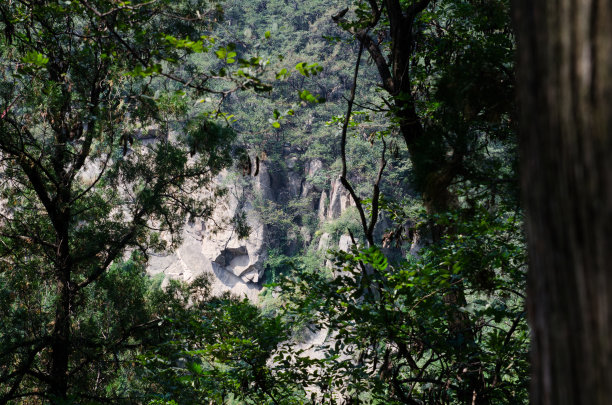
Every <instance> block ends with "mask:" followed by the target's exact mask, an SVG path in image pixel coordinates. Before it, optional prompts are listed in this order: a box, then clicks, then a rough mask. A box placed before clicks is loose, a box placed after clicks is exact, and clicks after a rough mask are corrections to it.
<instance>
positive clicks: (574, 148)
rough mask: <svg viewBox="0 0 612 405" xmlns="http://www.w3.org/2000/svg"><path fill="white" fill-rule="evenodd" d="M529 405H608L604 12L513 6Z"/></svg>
mask: <svg viewBox="0 0 612 405" xmlns="http://www.w3.org/2000/svg"><path fill="white" fill-rule="evenodd" d="M514 18H515V23H516V27H517V34H518V48H519V75H518V79H519V101H520V108H521V118H520V119H521V127H522V131H521V132H522V134H521V171H522V176H521V177H522V188H523V200H524V204H525V208H526V210H527V226H526V228H527V237H528V242H529V263H530V265H529V278H528V296H529V298H528V302H529V304H528V311H529V318H530V322H531V327H532V331H533V338H532V345H533V349H532V367H533V380H532V381H533V383H532V391H531V399H532V403H534V404H609V403H611V402H612V374H611V373H610V370H612V310H611V309H612V274H611V273H610V261H611V260H612V249H610V247H611V246H612V240H611V236H610V235H611V234H610V229H611V228H612V208H611V207H612V160H611V159H610V154H611V153H612V118H611V115H610V112H611V111H612V25H611V24H610V21H611V20H612V4H611V3H610V2H606V1H590V0H589V1H576V0H567V1H524V0H517V1H516V2H515V16H514Z"/></svg>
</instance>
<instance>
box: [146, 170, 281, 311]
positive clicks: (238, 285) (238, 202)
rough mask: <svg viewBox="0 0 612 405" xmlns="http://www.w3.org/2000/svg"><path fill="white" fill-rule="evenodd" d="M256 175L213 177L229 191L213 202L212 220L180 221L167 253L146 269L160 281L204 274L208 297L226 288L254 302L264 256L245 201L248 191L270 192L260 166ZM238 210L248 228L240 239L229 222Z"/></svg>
mask: <svg viewBox="0 0 612 405" xmlns="http://www.w3.org/2000/svg"><path fill="white" fill-rule="evenodd" d="M260 174H261V176H257V177H255V178H254V180H252V181H246V180H245V179H243V178H234V180H236V181H231V180H232V177H235V175H233V174H231V173H229V172H224V173H222V174H221V175H220V176H218V178H217V179H216V183H217V185H221V184H223V185H225V187H227V188H228V191H229V192H228V193H227V196H226V198H225V199H224V200H220V201H219V202H218V204H217V208H216V209H215V211H214V212H213V215H212V218H211V219H209V220H208V221H206V222H204V221H201V220H198V221H194V222H192V223H189V224H186V225H185V228H184V229H183V233H182V243H181V245H180V246H179V247H178V249H176V251H174V252H173V253H171V254H168V255H159V256H154V257H152V258H151V260H150V261H149V267H148V270H147V271H148V272H149V273H150V274H158V273H164V275H165V278H166V280H165V281H164V284H165V283H167V282H168V280H169V279H178V280H182V281H186V282H190V281H192V280H194V279H195V278H196V277H198V276H200V275H202V274H209V275H210V276H211V277H210V279H211V283H212V285H211V289H212V293H213V294H214V295H220V294H222V293H224V292H230V293H232V294H234V295H237V296H240V297H245V296H246V297H247V298H248V299H249V300H250V301H252V302H257V299H258V295H259V291H260V290H261V283H260V281H261V279H262V277H263V272H264V261H265V259H266V257H267V249H266V246H265V242H266V240H265V238H266V232H265V230H266V227H265V225H264V224H263V223H262V222H261V220H260V219H259V216H258V215H257V213H256V212H255V210H254V209H253V207H252V204H251V203H250V201H249V200H250V199H252V198H253V190H257V191H258V192H260V193H261V195H262V196H264V198H270V197H271V196H272V194H273V191H272V189H271V187H270V181H269V180H270V179H269V176H268V174H267V168H266V167H265V166H264V167H261V168H260ZM248 179H253V178H248ZM239 211H242V212H244V213H245V215H246V221H247V224H248V225H249V227H250V229H251V232H250V234H249V236H248V237H247V238H245V239H239V238H238V235H237V232H236V230H235V229H234V226H233V224H232V221H231V219H232V218H234V217H235V216H236V214H238V213H239ZM164 284H162V285H164Z"/></svg>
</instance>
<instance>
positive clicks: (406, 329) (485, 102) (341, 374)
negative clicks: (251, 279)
mask: <svg viewBox="0 0 612 405" xmlns="http://www.w3.org/2000/svg"><path fill="white" fill-rule="evenodd" d="M333 18H334V20H335V21H336V22H337V23H338V24H339V25H340V26H341V27H342V28H343V29H344V30H345V31H348V32H349V33H350V34H352V35H353V36H354V37H355V38H356V39H357V42H358V44H359V51H358V56H357V58H356V59H357V62H356V64H355V71H354V76H353V89H352V92H351V94H350V96H349V97H348V107H347V112H346V114H345V116H344V119H343V126H342V139H341V149H342V152H341V155H342V163H343V167H342V173H341V180H342V182H343V184H344V185H345V187H346V188H347V189H348V190H349V192H350V193H351V195H352V197H353V200H354V201H355V203H356V205H357V210H358V211H359V214H360V222H361V225H362V228H363V233H364V234H365V244H366V247H365V248H358V247H357V246H354V247H353V249H352V251H351V252H348V253H347V252H338V253H337V254H336V255H335V259H336V260H335V261H334V265H335V274H334V276H333V277H326V276H325V275H321V274H317V273H313V274H310V273H309V274H304V275H300V276H297V277H296V279H295V280H291V281H289V282H287V284H285V285H284V288H285V289H286V290H287V291H289V296H290V297H292V298H291V299H292V303H291V305H289V306H290V314H292V315H293V316H305V317H306V318H308V317H309V316H311V315H310V314H309V313H310V312H311V311H315V312H316V313H317V316H316V317H315V319H312V318H310V319H312V322H313V323H315V324H316V325H318V326H320V327H322V328H325V327H329V328H330V330H331V332H330V336H333V339H332V342H334V343H335V345H333V344H330V345H329V347H327V348H326V350H327V353H328V354H329V358H330V359H331V360H330V361H329V362H328V363H326V362H325V361H324V362H323V364H322V365H321V367H322V368H324V369H326V370H333V371H330V372H332V373H334V375H335V377H336V378H335V381H336V384H337V385H336V386H335V389H336V390H337V391H340V392H342V395H344V396H345V400H346V401H353V402H357V401H360V400H365V399H366V398H364V395H360V394H359V393H361V392H368V393H369V394H371V395H372V397H373V398H374V401H375V400H379V401H385V402H387V403H476V404H489V403H502V402H504V401H505V402H513V401H514V402H517V403H524V402H525V401H526V385H527V380H528V377H527V369H528V364H527V360H526V355H527V351H528V347H527V328H526V323H525V316H524V315H525V314H524V307H523V294H522V286H523V281H524V271H525V266H524V261H523V260H522V258H523V254H522V252H523V250H522V241H521V237H520V231H519V229H520V219H519V218H520V214H519V213H517V212H516V210H515V208H516V207H515V203H516V198H517V197H516V194H515V192H514V191H515V189H516V188H515V187H514V186H513V185H514V181H515V172H514V161H515V158H514V157H513V156H514V150H515V149H514V143H515V137H514V136H513V134H514V125H513V123H512V122H513V119H512V116H513V109H514V105H513V98H512V93H513V91H512V89H513V83H514V80H513V74H512V61H513V50H514V43H513V41H512V37H511V35H510V34H511V32H510V28H509V3H508V2H506V1H499V2H488V3H487V4H486V5H483V4H482V3H481V2H463V1H461V2H459V1H441V2H427V1H424V2H423V1H415V2H396V1H384V2H382V4H381V2H375V1H368V2H363V1H358V2H355V16H354V17H352V13H349V12H348V11H345V10H343V12H341V13H338V14H337V15H336V16H335V17H333ZM351 18H352V19H351ZM365 52H367V53H368V54H369V56H370V59H371V60H372V61H373V62H374V64H375V65H376V67H377V69H378V72H379V76H380V77H379V81H378V84H379V86H380V87H381V88H382V89H384V92H381V98H382V101H381V100H379V102H378V104H371V103H363V102H360V100H359V98H358V97H356V94H357V92H356V91H355V89H356V87H357V86H358V85H360V83H361V81H360V78H359V72H360V68H361V67H362V66H363V65H364V64H362V62H361V61H360V59H361V54H362V53H365ZM493 95H494V96H493ZM364 105H365V106H364ZM354 106H358V107H359V108H361V109H362V111H359V113H362V112H363V110H365V111H367V113H368V114H375V113H382V114H386V115H387V118H388V119H389V121H390V122H389V124H388V127H387V128H386V130H385V131H379V132H376V133H374V134H372V135H371V137H370V139H371V140H372V142H380V143H382V144H383V146H382V148H380V149H381V150H382V155H381V160H380V166H379V171H378V177H377V179H376V180H375V182H374V184H373V192H372V194H371V195H370V196H367V197H369V198H367V199H366V198H364V197H363V195H362V194H358V193H357V192H355V190H354V189H353V186H352V183H354V182H352V181H351V179H350V176H349V175H348V172H349V171H348V168H349V167H350V165H351V164H352V162H351V161H350V160H349V159H348V158H347V157H346V155H345V153H344V149H345V146H346V143H347V142H348V140H349V139H350V136H349V135H350V134H351V131H360V128H359V123H358V120H357V119H355V116H357V114H355V113H354V112H353V107H354ZM394 133H397V134H398V135H399V136H400V139H401V140H402V141H403V143H404V144H405V145H406V149H407V150H408V152H409V155H410V162H411V164H412V178H411V180H413V186H414V188H415V189H416V191H417V193H415V195H414V196H412V197H413V198H412V199H411V200H412V201H410V199H408V201H401V202H399V201H393V199H392V197H390V196H382V197H381V194H380V190H381V189H382V185H383V184H384V181H385V177H386V176H387V175H388V168H387V163H388V161H392V159H393V153H390V152H391V149H392V148H391V147H388V148H387V146H388V145H392V142H394V139H393V136H392V135H393V134H394ZM493 148H495V149H496V150H497V152H493V153H491V150H490V149H493ZM414 201H418V202H417V203H416V204H415V203H414ZM411 203H412V204H411ZM421 203H422V205H421ZM411 205H412V206H411ZM415 206H416V207H415ZM423 206H424V207H425V212H422V211H421V210H420V209H419V207H421V208H422V207H423ZM415 208H416V209H415ZM381 210H382V211H385V213H386V215H387V217H388V218H392V220H393V221H394V224H395V225H396V228H395V229H392V230H391V231H390V232H387V233H386V235H385V243H386V244H391V243H398V244H401V243H402V242H403V241H406V239H410V233H412V234H414V232H417V233H420V234H421V237H422V239H421V241H422V242H425V243H423V245H424V247H422V248H421V250H420V251H419V257H408V258H407V260H404V261H400V262H399V263H398V262H396V263H393V262H391V261H389V260H388V259H387V258H386V257H385V256H384V255H383V254H382V253H381V251H380V249H379V248H378V247H377V245H378V246H380V244H381V242H380V241H379V240H376V239H375V237H374V229H375V227H376V224H377V221H378V219H379V218H378V213H379V212H380V211H381ZM415 211H417V213H415ZM368 216H369V218H368ZM415 223H418V224H419V225H418V226H416V225H415ZM410 224H412V225H410ZM406 228H411V229H410V231H409V232H406ZM349 232H350V231H349ZM407 233H408V234H407ZM353 242H354V244H355V245H357V244H358V243H359V242H362V243H363V241H359V240H357V239H356V238H353ZM511 364H513V365H514V366H515V367H516V374H514V372H508V369H509V368H510V367H511V366H510V365H511Z"/></svg>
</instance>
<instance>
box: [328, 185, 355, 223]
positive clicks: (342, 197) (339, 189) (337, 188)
mask: <svg viewBox="0 0 612 405" xmlns="http://www.w3.org/2000/svg"><path fill="white" fill-rule="evenodd" d="M351 205H355V204H354V202H353V199H352V197H351V195H350V194H349V192H348V190H347V189H346V188H344V185H342V182H341V181H340V179H339V178H337V179H335V180H332V184H331V191H330V197H329V209H328V210H327V219H336V218H339V217H340V215H342V213H343V212H344V211H346V209H347V208H348V207H350V206H351Z"/></svg>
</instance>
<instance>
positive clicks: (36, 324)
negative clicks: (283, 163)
mask: <svg viewBox="0 0 612 405" xmlns="http://www.w3.org/2000/svg"><path fill="white" fill-rule="evenodd" d="M211 6H212V7H210V8H206V7H207V6H206V5H205V4H204V3H200V2H174V1H165V0H164V1H157V2H146V1H133V2H125V3H116V2H110V1H104V0H91V1H88V0H80V1H72V2H59V3H58V2H54V1H37V2H25V1H14V2H4V3H2V4H1V5H0V28H2V30H1V32H2V33H1V34H0V39H1V40H2V41H3V43H2V44H1V45H0V52H1V54H0V55H1V56H0V100H1V102H0V106H1V107H0V110H1V112H0V165H1V175H0V176H1V184H0V193H1V204H2V216H1V218H0V241H1V243H0V257H2V263H1V264H0V266H1V267H0V280H1V281H0V285H1V287H0V297H1V298H0V317H1V321H0V324H1V325H2V328H1V330H0V363H1V364H2V366H0V403H6V402H8V401H12V400H19V399H23V400H27V399H28V398H36V397H37V398H39V399H41V400H45V401H51V402H53V403H66V402H69V401H71V400H75V399H76V400H78V401H82V400H87V399H89V400H101V399H104V398H106V400H109V398H114V399H113V400H114V401H119V400H120V399H121V396H122V395H123V394H125V393H124V392H112V389H110V388H108V387H111V383H112V382H113V381H114V380H116V379H117V378H118V376H119V374H120V372H121V369H122V364H123V363H122V362H123V361H124V360H125V353H128V352H129V350H133V349H135V348H137V347H138V346H139V345H140V344H142V343H143V340H142V339H143V335H142V333H143V332H145V331H147V330H150V329H151V328H152V327H154V326H156V325H158V322H159V318H158V315H159V314H156V309H155V308H151V307H147V306H146V305H145V303H144V300H145V294H146V283H145V281H144V279H143V273H144V263H146V257H147V255H148V254H149V253H150V252H151V251H156V250H163V249H165V248H167V247H168V246H172V245H174V244H175V243H176V242H177V241H178V239H177V238H176V235H177V233H176V232H177V231H178V230H180V228H181V226H182V224H183V222H184V221H185V219H186V217H188V216H189V217H192V218H195V217H207V216H208V215H210V213H211V211H212V205H213V204H214V199H215V197H217V196H218V195H219V193H218V192H213V193H211V194H209V196H208V197H205V196H204V194H203V193H202V191H201V190H202V189H203V188H205V187H207V186H208V185H209V184H210V181H211V180H212V178H213V177H214V176H215V175H216V174H217V173H218V172H219V171H220V170H221V169H222V168H223V167H225V166H227V165H228V164H229V163H230V161H231V142H230V141H231V139H232V137H233V132H232V131H231V130H229V129H227V128H226V127H225V126H224V125H222V124H218V123H216V122H215V121H214V116H212V115H210V114H208V115H207V114H204V113H206V111H205V110H195V109H190V105H191V104H190V101H191V102H193V101H195V100H194V99H193V98H191V96H199V95H201V94H203V93H207V94H210V95H212V96H215V95H216V96H217V97H218V100H219V105H220V103H221V102H222V101H223V100H224V98H225V97H226V96H227V95H229V94H231V92H233V91H235V90H236V89H237V88H255V89H256V90H262V89H263V90H265V89H266V88H267V87H266V86H264V85H263V84H261V83H260V82H259V81H258V79H257V78H256V77H255V74H256V73H257V68H258V66H260V65H259V63H255V64H251V62H249V61H243V60H239V59H238V60H237V57H236V52H234V51H233V47H232V46H231V45H227V46H224V45H223V44H216V45H215V40H214V38H212V37H210V36H208V35H202V33H203V32H207V30H208V29H209V28H210V21H212V20H213V19H215V18H218V17H219V13H220V10H219V9H218V7H215V5H214V4H212V5H211ZM198 9H199V10H198ZM194 10H197V12H196V11H194ZM209 50H215V54H216V57H217V58H216V59H217V64H218V66H217V68H219V69H225V73H224V74H223V75H218V74H217V72H214V71H210V70H208V71H204V70H203V68H202V67H201V66H198V65H197V64H195V63H194V57H193V56H192V55H194V54H198V53H202V52H208V51H209ZM232 66H236V68H235V69H231V67H232ZM241 69H242V70H241ZM221 76H223V80H225V81H224V82H223V83H222V82H219V81H218V80H216V78H219V79H221ZM162 79H163V80H164V82H163V83H162ZM209 113H210V111H209ZM213 113H214V114H216V116H222V114H221V113H220V112H219V111H218V110H217V111H213ZM151 141H153V142H151ZM128 258H129V260H128V261H127V264H125V265H122V264H121V262H123V261H124V260H125V259H128ZM138 280H140V281H138ZM132 294H133V295H132ZM122 301H124V302H122ZM122 305H124V307H123V308H122ZM125 311H130V312H125ZM107 388H108V389H107ZM119 391H120V390H119Z"/></svg>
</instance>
